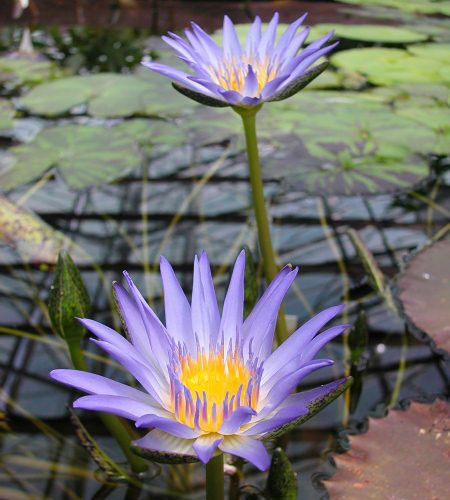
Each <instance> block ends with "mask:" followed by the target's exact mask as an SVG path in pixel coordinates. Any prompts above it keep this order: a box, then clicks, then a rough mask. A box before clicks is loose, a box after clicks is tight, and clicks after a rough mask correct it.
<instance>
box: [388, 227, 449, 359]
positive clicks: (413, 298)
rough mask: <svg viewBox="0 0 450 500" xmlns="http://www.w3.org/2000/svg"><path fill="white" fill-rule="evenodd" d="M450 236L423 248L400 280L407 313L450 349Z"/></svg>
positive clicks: (417, 325)
mask: <svg viewBox="0 0 450 500" xmlns="http://www.w3.org/2000/svg"><path fill="white" fill-rule="evenodd" d="M449 256H450V237H448V236H447V238H445V239H443V240H440V241H437V242H435V243H433V244H431V245H429V246H427V247H425V248H424V249H423V250H422V251H420V252H419V253H418V254H417V255H415V256H414V257H413V258H412V259H411V261H410V262H409V264H408V266H407V268H406V270H405V271H404V273H403V274H402V275H401V277H400V278H399V280H398V284H397V290H398V297H399V300H400V302H401V305H402V307H403V310H404V313H405V314H406V316H407V317H408V318H409V319H410V320H411V322H412V323H413V324H414V325H415V326H416V327H417V328H419V329H420V330H422V331H423V332H425V333H427V334H428V335H430V337H431V338H432V339H433V341H434V343H435V344H436V346H437V347H438V348H440V349H444V350H446V351H450V264H449Z"/></svg>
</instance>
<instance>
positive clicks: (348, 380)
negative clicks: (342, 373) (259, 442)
mask: <svg viewBox="0 0 450 500" xmlns="http://www.w3.org/2000/svg"><path fill="white" fill-rule="evenodd" d="M342 380H343V382H342V383H341V384H340V385H339V386H338V387H336V389H334V390H333V391H331V392H329V393H328V394H327V395H326V396H323V397H321V398H318V399H316V400H314V401H312V402H311V403H310V404H309V405H308V410H309V411H308V413H306V414H305V415H302V416H300V417H299V418H297V419H295V420H292V421H291V422H288V423H287V424H286V425H282V426H281V427H278V429H274V430H273V431H272V432H270V433H268V434H265V435H264V436H262V438H261V439H264V440H266V439H273V438H276V437H278V436H281V435H282V434H285V433H286V432H289V431H290V430H291V429H293V428H294V427H297V425H300V424H303V423H304V422H306V421H307V420H309V419H310V418H312V417H314V415H316V414H317V413H319V412H320V411H321V410H323V408H325V406H328V405H329V404H330V403H332V402H333V401H334V400H335V399H336V398H338V397H339V396H340V395H341V394H342V393H343V392H344V391H346V390H347V389H348V388H349V387H350V386H351V385H352V383H353V378H352V377H344V378H343V379H342Z"/></svg>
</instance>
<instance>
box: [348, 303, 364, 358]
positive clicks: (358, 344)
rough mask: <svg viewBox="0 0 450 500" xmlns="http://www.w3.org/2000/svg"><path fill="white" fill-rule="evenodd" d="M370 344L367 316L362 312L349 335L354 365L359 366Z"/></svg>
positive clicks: (349, 345)
mask: <svg viewBox="0 0 450 500" xmlns="http://www.w3.org/2000/svg"><path fill="white" fill-rule="evenodd" d="M368 343H369V331H368V327H367V317H366V314H365V313H364V312H363V311H361V312H360V313H359V314H358V316H357V318H356V321H355V323H354V325H353V326H352V328H351V329H350V332H349V334H348V347H349V349H350V355H351V359H352V365H355V366H357V365H358V364H359V362H360V360H361V357H362V355H363V354H364V351H365V350H366V348H367V345H368Z"/></svg>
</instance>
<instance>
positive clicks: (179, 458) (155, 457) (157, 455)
mask: <svg viewBox="0 0 450 500" xmlns="http://www.w3.org/2000/svg"><path fill="white" fill-rule="evenodd" d="M130 448H131V450H132V451H133V453H135V454H136V455H139V456H140V457H142V458H145V459H147V460H151V461H152V462H158V463H160V464H192V463H195V462H199V459H198V457H197V455H182V454H177V453H165V452H163V451H156V450H147V449H146V448H141V447H140V446H137V445H135V444H132V445H131V446H130Z"/></svg>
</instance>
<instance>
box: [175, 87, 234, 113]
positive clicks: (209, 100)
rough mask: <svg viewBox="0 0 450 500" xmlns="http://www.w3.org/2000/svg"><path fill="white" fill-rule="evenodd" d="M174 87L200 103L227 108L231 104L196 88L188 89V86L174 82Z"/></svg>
mask: <svg viewBox="0 0 450 500" xmlns="http://www.w3.org/2000/svg"><path fill="white" fill-rule="evenodd" d="M172 87H173V88H174V89H175V90H176V91H177V92H179V93H180V94H183V95H184V96H186V97H189V99H192V100H193V101H195V102H199V103H200V104H204V105H205V106H212V107H213V108H226V107H228V106H230V104H229V103H227V102H224V101H221V100H220V99H214V97H209V96H207V95H205V94H202V93H201V92H195V90H191V89H188V88H187V87H182V86H181V85H177V84H176V83H174V82H172Z"/></svg>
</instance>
